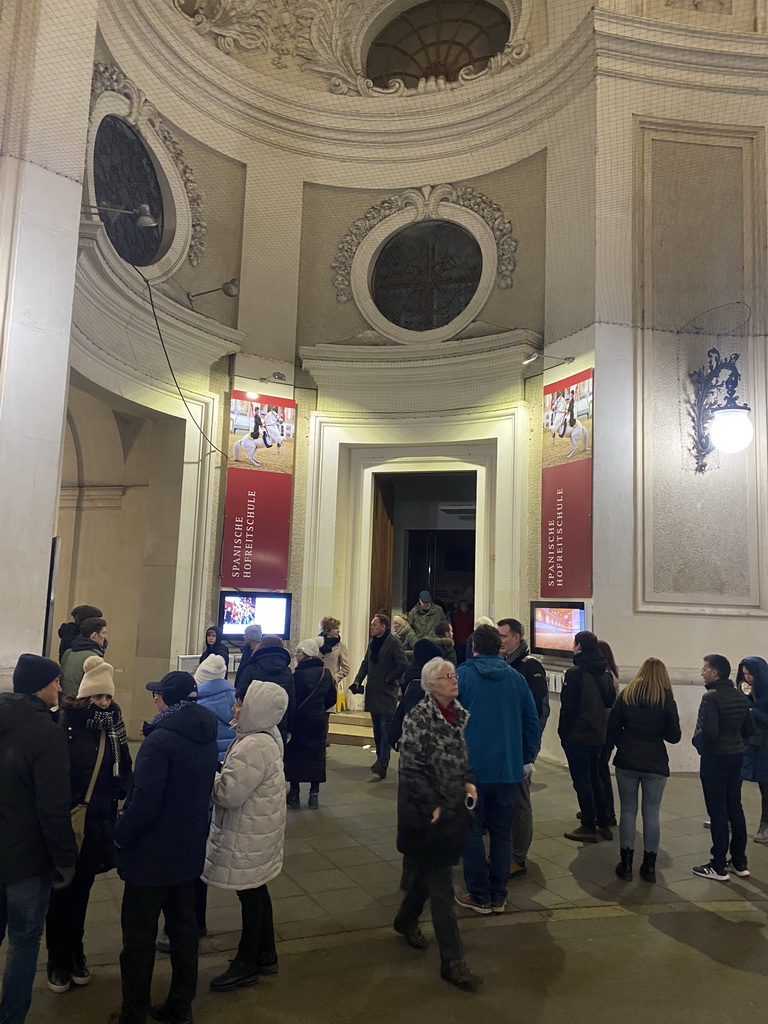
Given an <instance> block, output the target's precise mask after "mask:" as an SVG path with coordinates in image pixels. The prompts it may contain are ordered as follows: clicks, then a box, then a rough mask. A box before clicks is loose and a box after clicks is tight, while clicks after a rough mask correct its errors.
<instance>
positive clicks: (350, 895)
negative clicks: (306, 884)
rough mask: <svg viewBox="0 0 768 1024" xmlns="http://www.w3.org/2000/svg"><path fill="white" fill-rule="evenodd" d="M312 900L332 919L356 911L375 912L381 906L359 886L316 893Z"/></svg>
mask: <svg viewBox="0 0 768 1024" xmlns="http://www.w3.org/2000/svg"><path fill="white" fill-rule="evenodd" d="M314 900H315V902H316V903H319V904H320V906H321V907H325V909H326V910H327V911H328V913H329V915H332V916H333V917H338V915H339V914H352V913H356V912H357V911H358V910H369V909H370V910H375V909H377V908H380V907H381V906H382V904H381V903H379V901H378V900H377V899H376V897H375V896H373V895H371V893H370V892H368V891H367V890H366V889H363V888H361V887H360V886H354V887H352V888H349V889H338V890H336V891H335V892H318V893H315V895H314Z"/></svg>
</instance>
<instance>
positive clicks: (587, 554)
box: [541, 370, 593, 599]
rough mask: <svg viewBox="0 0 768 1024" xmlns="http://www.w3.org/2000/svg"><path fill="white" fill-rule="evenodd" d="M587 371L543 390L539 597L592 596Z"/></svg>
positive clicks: (589, 375)
mask: <svg viewBox="0 0 768 1024" xmlns="http://www.w3.org/2000/svg"><path fill="white" fill-rule="evenodd" d="M592 395H593V391H592V370H585V371H584V372H583V373H578V374H574V375H573V376H571V377H566V378H565V379H563V380H560V381H556V382H555V383H554V384H548V385H547V386H546V387H545V388H544V424H543V426H544V441H543V447H542V469H541V596H542V597H560V598H564V599H565V598H583V597H591V596H592Z"/></svg>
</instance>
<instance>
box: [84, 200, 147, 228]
mask: <svg viewBox="0 0 768 1024" xmlns="http://www.w3.org/2000/svg"><path fill="white" fill-rule="evenodd" d="M81 210H82V211H83V213H118V214H119V213H124V214H126V215H127V216H128V217H135V218H136V227H137V228H156V227H157V218H156V217H153V216H152V213H151V211H150V209H149V203H141V205H140V206H139V208H138V209H137V210H124V209H123V208H122V207H120V206H107V205H106V204H105V203H99V204H98V205H97V206H82V207H81Z"/></svg>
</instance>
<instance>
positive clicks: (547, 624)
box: [531, 601, 592, 658]
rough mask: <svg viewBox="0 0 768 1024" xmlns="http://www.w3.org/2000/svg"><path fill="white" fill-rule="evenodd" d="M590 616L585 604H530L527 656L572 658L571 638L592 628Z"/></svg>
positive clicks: (537, 602)
mask: <svg viewBox="0 0 768 1024" xmlns="http://www.w3.org/2000/svg"><path fill="white" fill-rule="evenodd" d="M590 613H591V608H590V606H589V605H588V604H587V603H586V602H585V601H531V653H532V654H540V655H546V656H548V657H551V658H572V657H573V638H574V637H575V636H576V634H577V633H579V632H581V630H583V629H591V627H592V621H591V620H592V616H591V614H590Z"/></svg>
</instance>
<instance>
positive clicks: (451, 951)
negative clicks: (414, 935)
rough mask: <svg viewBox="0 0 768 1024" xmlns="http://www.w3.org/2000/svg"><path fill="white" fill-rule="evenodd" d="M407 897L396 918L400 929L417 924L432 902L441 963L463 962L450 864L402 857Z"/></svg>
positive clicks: (462, 948)
mask: <svg viewBox="0 0 768 1024" xmlns="http://www.w3.org/2000/svg"><path fill="white" fill-rule="evenodd" d="M403 883H404V885H405V896H404V898H403V902H402V903H401V904H400V909H399V910H398V912H397V916H396V917H395V923H396V924H397V925H398V927H401V926H402V927H403V928H408V927H413V926H414V925H416V924H418V921H419V917H420V916H421V912H422V911H423V910H424V904H425V903H426V902H427V899H429V902H430V909H431V911H432V924H433V925H434V926H435V938H436V939H437V946H438V949H439V950H440V958H441V959H442V960H463V959H464V946H463V944H462V941H461V933H460V932H459V923H458V921H457V920H456V907H455V905H454V894H453V869H452V867H451V865H450V864H428V863H426V862H425V861H423V860H421V859H420V858H414V857H410V856H408V855H407V854H406V856H405V857H404V858H403Z"/></svg>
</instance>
